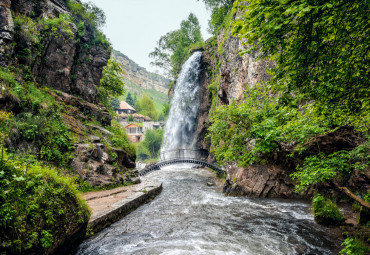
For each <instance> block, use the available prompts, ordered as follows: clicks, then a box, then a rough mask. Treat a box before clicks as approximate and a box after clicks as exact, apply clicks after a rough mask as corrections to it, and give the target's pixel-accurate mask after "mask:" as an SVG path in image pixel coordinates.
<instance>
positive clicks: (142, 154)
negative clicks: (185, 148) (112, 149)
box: [137, 129, 163, 160]
mask: <svg viewBox="0 0 370 255" xmlns="http://www.w3.org/2000/svg"><path fill="white" fill-rule="evenodd" d="M162 142H163V129H156V130H151V129H147V130H146V131H145V139H144V141H143V142H142V143H141V144H139V145H138V149H137V156H138V157H139V158H140V159H142V160H145V159H148V158H152V159H155V158H157V157H158V154H159V150H160V149H161V146H162Z"/></svg>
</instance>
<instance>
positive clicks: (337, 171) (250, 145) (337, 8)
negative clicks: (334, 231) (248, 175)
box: [209, 0, 370, 191]
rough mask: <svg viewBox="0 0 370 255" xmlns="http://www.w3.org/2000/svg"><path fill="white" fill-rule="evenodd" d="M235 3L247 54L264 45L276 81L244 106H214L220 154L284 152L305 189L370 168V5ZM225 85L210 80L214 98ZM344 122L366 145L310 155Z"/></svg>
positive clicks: (228, 157) (253, 159) (257, 156)
mask: <svg viewBox="0 0 370 255" xmlns="http://www.w3.org/2000/svg"><path fill="white" fill-rule="evenodd" d="M234 7H235V8H234V14H235V13H236V12H237V11H239V12H238V15H237V18H236V20H235V21H234V22H233V24H232V28H233V34H234V35H235V36H238V37H239V38H240V39H241V40H243V41H244V42H245V44H246V45H247V47H246V48H247V50H245V51H243V52H241V53H240V54H241V55H242V54H247V53H252V52H254V51H257V50H258V51H259V52H260V55H261V58H267V59H269V60H271V61H273V63H275V65H274V68H272V69H271V70H269V71H268V72H269V73H270V74H271V75H272V79H271V80H270V81H269V82H268V83H267V84H260V85H259V88H251V89H247V91H246V94H245V96H244V99H243V100H244V101H243V102H242V103H240V104H237V103H235V102H234V103H232V104H231V105H227V106H220V107H218V109H216V110H214V111H213V113H212V118H211V121H212V123H211V126H210V128H209V131H210V132H209V137H210V138H211V142H212V150H213V152H214V154H215V157H216V159H217V160H218V161H219V162H220V163H226V162H229V161H236V162H238V164H239V165H241V166H246V165H249V164H254V163H265V162H266V161H270V162H271V161H273V157H272V155H276V154H278V155H283V156H285V157H288V158H289V159H290V161H291V162H293V163H294V164H297V163H298V164H299V166H298V168H297V170H298V172H296V173H294V174H293V175H292V176H293V177H294V178H296V179H297V180H298V183H299V186H298V187H297V191H304V190H306V189H307V188H308V187H309V186H310V185H312V184H316V183H318V182H321V181H328V180H331V179H333V178H335V177H337V176H347V177H348V176H349V174H350V173H351V172H352V171H353V170H356V169H358V170H363V169H365V168H366V167H368V164H369V163H368V162H369V158H368V155H369V150H368V142H366V141H368V137H369V130H370V126H369V123H370V122H369V120H370V101H369V95H370V86H369V85H370V84H369V79H368V77H369V70H370V69H369V68H368V63H369V56H370V51H369V49H370V48H369V45H370V44H369V38H368V37H367V36H366V34H368V32H369V29H370V26H369V24H368V18H367V11H366V10H367V9H368V3H366V1H365V2H364V1H337V0H330V1H307V0H293V1H270V0H255V1H244V0H239V1H236V2H235V3H234ZM220 47H221V48H222V47H223V44H222V43H221V44H220ZM218 87H219V86H218V81H217V80H215V83H214V84H211V85H210V87H209V89H210V91H211V93H212V94H213V95H216V93H215V92H216V91H217V89H218ZM214 105H216V106H217V104H214V103H212V107H213V109H215V108H216V107H214ZM339 127H354V128H355V131H356V132H359V133H360V134H361V136H362V137H363V141H365V143H364V144H362V145H358V144H357V147H355V148H354V149H352V150H348V151H338V152H335V153H332V154H330V155H327V154H324V153H320V154H318V155H312V156H310V157H306V158H304V157H305V156H304V154H303V152H304V151H305V149H306V147H305V143H306V142H308V141H309V140H310V138H312V137H315V136H318V135H324V134H327V133H329V132H333V131H335V130H336V129H338V128H339ZM296 156H300V157H299V159H298V158H297V157H296Z"/></svg>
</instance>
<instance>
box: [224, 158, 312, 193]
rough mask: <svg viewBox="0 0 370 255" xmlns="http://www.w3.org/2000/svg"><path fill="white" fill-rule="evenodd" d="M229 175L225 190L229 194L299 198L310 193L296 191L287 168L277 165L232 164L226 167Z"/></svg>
mask: <svg viewBox="0 0 370 255" xmlns="http://www.w3.org/2000/svg"><path fill="white" fill-rule="evenodd" d="M226 171H227V177H226V181H225V185H224V192H225V193H226V194H228V195H246V196H250V197H271V198H299V197H307V196H309V195H310V193H309V192H308V193H305V194H303V195H299V194H297V193H295V191H294V188H295V182H294V181H293V180H292V179H291V178H290V177H289V175H288V174H287V173H286V171H285V169H283V168H281V167H278V166H275V165H253V166H249V167H238V166H237V165H236V164H231V165H228V166H227V167H226Z"/></svg>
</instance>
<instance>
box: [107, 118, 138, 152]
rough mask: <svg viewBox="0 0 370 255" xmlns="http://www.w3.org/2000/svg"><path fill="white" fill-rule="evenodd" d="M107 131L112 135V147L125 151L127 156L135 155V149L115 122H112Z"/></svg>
mask: <svg viewBox="0 0 370 255" xmlns="http://www.w3.org/2000/svg"><path fill="white" fill-rule="evenodd" d="M107 129H108V130H109V131H110V132H111V133H112V135H111V139H110V140H111V142H112V146H114V147H115V148H118V149H121V150H124V151H126V152H127V153H128V154H129V155H135V153H136V151H135V147H134V146H133V144H132V143H131V142H130V141H129V139H128V137H127V134H126V131H125V129H124V128H122V126H121V125H120V124H119V123H118V122H117V121H115V120H113V121H112V124H111V126H110V127H107Z"/></svg>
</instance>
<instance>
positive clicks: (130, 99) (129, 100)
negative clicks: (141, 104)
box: [126, 92, 135, 106]
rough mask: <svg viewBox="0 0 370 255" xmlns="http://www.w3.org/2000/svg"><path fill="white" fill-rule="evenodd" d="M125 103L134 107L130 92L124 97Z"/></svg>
mask: <svg viewBox="0 0 370 255" xmlns="http://www.w3.org/2000/svg"><path fill="white" fill-rule="evenodd" d="M126 102H127V103H128V104H129V105H131V106H132V105H135V100H134V98H133V97H132V94H131V93H130V92H128V94H127V97H126Z"/></svg>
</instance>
